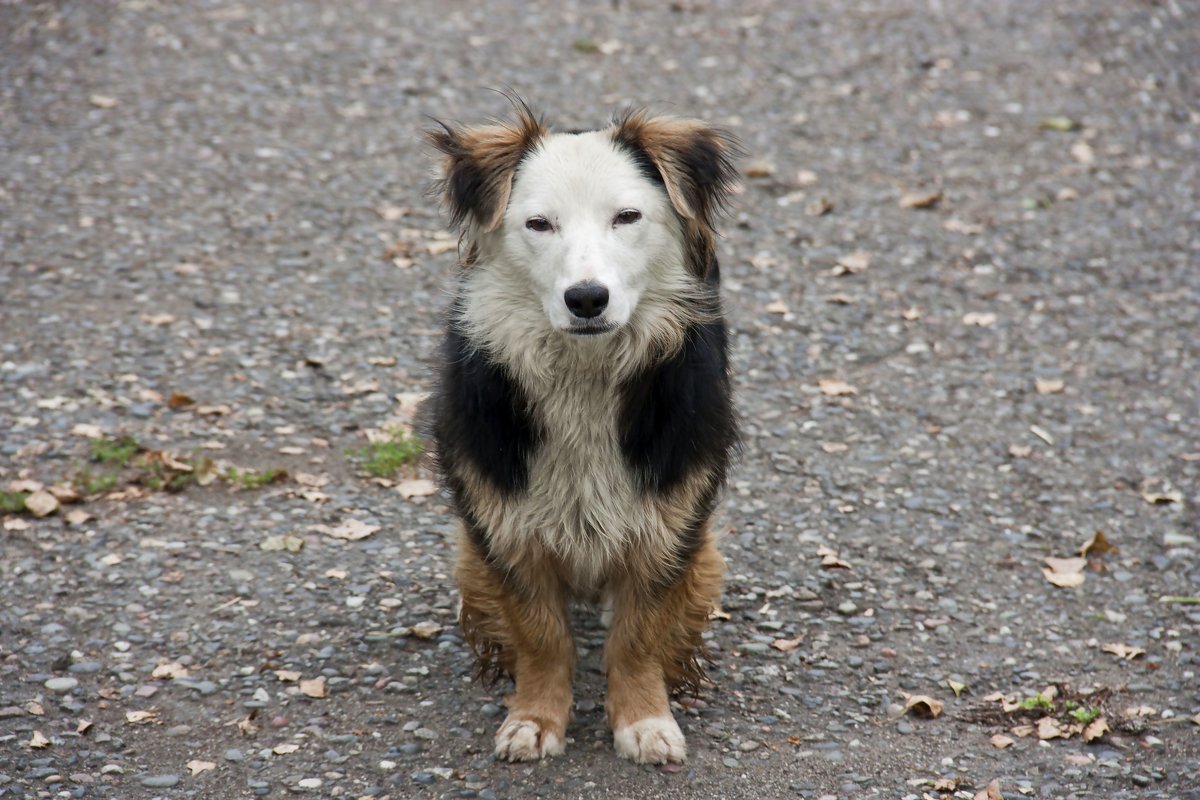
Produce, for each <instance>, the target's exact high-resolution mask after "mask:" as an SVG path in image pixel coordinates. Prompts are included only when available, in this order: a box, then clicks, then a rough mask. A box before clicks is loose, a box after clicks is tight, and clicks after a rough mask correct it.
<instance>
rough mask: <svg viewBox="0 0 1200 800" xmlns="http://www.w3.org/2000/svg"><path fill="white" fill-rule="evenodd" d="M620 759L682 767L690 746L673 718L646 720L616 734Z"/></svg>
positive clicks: (614, 737) (628, 726)
mask: <svg viewBox="0 0 1200 800" xmlns="http://www.w3.org/2000/svg"><path fill="white" fill-rule="evenodd" d="M613 744H614V745H615V746H616V748H617V755H619V756H621V757H622V758H628V759H630V760H631V761H636V762H637V763H639V764H665V763H667V762H672V763H675V764H682V763H683V762H684V761H686V760H687V743H686V742H685V741H684V738H683V731H681V730H679V724H678V723H677V722H675V719H674V718H673V717H669V716H667V717H646V718H645V719H639V720H638V721H637V722H635V723H633V724H632V725H626V726H624V727H621V728H617V729H616V730H614V731H613Z"/></svg>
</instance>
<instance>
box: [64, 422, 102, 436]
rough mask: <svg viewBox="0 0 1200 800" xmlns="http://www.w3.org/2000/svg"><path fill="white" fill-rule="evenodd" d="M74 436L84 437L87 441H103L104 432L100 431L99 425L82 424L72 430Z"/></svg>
mask: <svg viewBox="0 0 1200 800" xmlns="http://www.w3.org/2000/svg"><path fill="white" fill-rule="evenodd" d="M71 434H72V435H73V436H82V437H84V438H86V439H103V438H104V431H102V430H100V426H99V425H93V424H91V423H90V422H80V423H78V424H77V425H75V427H73V428H71Z"/></svg>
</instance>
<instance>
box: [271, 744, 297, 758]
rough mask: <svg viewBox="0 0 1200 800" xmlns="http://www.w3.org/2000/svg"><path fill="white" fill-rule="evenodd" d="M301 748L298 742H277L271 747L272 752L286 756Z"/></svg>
mask: <svg viewBox="0 0 1200 800" xmlns="http://www.w3.org/2000/svg"><path fill="white" fill-rule="evenodd" d="M299 749H300V745H298V744H277V745H275V746H274V747H272V748H271V752H272V753H274V754H275V755H277V756H286V755H287V754H288V753H294V752H296V751H297V750H299Z"/></svg>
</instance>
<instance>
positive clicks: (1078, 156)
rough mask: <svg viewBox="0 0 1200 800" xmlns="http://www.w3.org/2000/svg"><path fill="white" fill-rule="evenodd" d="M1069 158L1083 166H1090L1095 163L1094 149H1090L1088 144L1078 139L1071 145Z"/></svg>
mask: <svg viewBox="0 0 1200 800" xmlns="http://www.w3.org/2000/svg"><path fill="white" fill-rule="evenodd" d="M1071 158H1073V159H1075V160H1076V161H1078V162H1079V163H1080V164H1083V165H1084V166H1091V165H1092V164H1095V163H1096V151H1095V150H1093V149H1092V146H1091V145H1090V144H1088V143H1087V142H1085V141H1084V140H1083V139H1080V140H1079V141H1077V142H1075V144H1073V145H1071Z"/></svg>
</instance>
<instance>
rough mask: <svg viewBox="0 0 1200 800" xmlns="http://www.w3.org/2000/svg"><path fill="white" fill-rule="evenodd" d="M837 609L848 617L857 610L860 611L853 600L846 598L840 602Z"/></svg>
mask: <svg viewBox="0 0 1200 800" xmlns="http://www.w3.org/2000/svg"><path fill="white" fill-rule="evenodd" d="M837 610H838V613H839V614H843V615H845V616H847V617H848V616H850V615H851V614H853V613H854V612H855V611H858V606H857V605H855V604H854V602H853V601H852V600H844V601H842V602H841V603H838V607H837Z"/></svg>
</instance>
